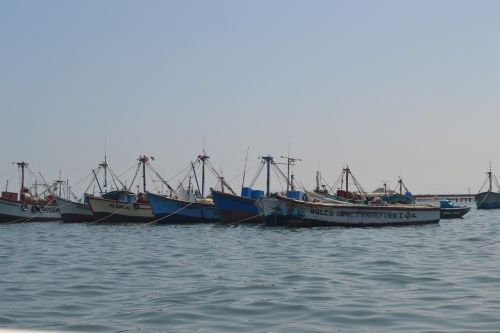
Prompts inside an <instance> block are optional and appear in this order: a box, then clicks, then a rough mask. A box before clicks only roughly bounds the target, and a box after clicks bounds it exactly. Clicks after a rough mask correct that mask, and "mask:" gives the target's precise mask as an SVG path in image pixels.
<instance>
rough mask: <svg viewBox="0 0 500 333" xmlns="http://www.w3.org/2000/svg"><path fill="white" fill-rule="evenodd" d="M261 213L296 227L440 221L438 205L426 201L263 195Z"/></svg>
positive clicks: (271, 221) (269, 221) (269, 220)
mask: <svg viewBox="0 0 500 333" xmlns="http://www.w3.org/2000/svg"><path fill="white" fill-rule="evenodd" d="M256 206H257V209H258V211H259V214H260V215H261V216H263V219H264V221H265V222H266V223H267V224H270V225H289V226H297V227H314V226H343V227H375V226H398V225H399V226H402V225H418V224H428V223H438V222H439V219H440V214H441V210H440V208H439V207H433V206H424V205H375V204H357V205H346V204H337V203H327V202H307V201H299V200H294V199H290V198H286V197H283V196H274V197H271V198H261V199H259V200H257V202H256Z"/></svg>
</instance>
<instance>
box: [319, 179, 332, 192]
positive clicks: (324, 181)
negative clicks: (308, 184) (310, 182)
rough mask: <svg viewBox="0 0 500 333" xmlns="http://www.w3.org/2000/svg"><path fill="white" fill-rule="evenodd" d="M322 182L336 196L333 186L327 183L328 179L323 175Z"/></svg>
mask: <svg viewBox="0 0 500 333" xmlns="http://www.w3.org/2000/svg"><path fill="white" fill-rule="evenodd" d="M320 180H321V181H322V183H323V184H324V185H326V186H327V187H328V188H329V189H330V192H331V193H332V194H335V190H334V189H333V187H332V186H330V184H328V182H327V181H326V179H325V178H324V177H323V175H321V176H320Z"/></svg>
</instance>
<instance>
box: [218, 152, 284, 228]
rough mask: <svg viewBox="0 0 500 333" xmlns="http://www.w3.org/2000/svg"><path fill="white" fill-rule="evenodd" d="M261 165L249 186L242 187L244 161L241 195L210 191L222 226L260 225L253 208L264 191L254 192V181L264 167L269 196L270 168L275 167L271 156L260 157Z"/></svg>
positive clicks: (260, 220)
mask: <svg viewBox="0 0 500 333" xmlns="http://www.w3.org/2000/svg"><path fill="white" fill-rule="evenodd" d="M260 159H261V163H260V165H259V167H258V169H257V172H256V173H255V175H254V177H253V179H252V181H251V183H250V185H249V186H244V184H245V174H246V161H245V170H244V172H243V182H242V187H241V195H235V194H232V193H227V192H222V191H216V190H214V189H212V190H211V191H212V198H213V200H214V202H215V206H216V207H217V210H218V212H219V215H220V219H221V223H222V224H233V223H261V222H262V218H261V217H259V213H258V211H257V207H256V206H255V201H256V200H257V199H260V198H261V197H263V196H264V191H260V190H254V189H253V188H252V187H253V186H254V184H255V182H256V180H257V179H258V178H259V175H260V174H261V172H262V170H263V169H264V166H266V170H267V181H266V184H267V193H266V195H267V196H269V188H270V182H271V167H272V166H275V165H276V164H275V163H274V159H273V157H272V156H271V155H267V156H263V157H260Z"/></svg>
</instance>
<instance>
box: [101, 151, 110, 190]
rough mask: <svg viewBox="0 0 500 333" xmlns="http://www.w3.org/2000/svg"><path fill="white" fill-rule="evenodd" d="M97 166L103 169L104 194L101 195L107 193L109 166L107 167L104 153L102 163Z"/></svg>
mask: <svg viewBox="0 0 500 333" xmlns="http://www.w3.org/2000/svg"><path fill="white" fill-rule="evenodd" d="M99 166H100V167H101V168H103V169H104V184H103V188H104V192H103V193H107V192H108V166H109V165H108V160H107V158H106V153H104V161H103V162H102V163H101V164H99ZM99 187H100V186H99ZM101 192H102V190H101Z"/></svg>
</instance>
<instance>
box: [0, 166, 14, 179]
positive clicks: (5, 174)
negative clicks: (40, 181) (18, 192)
mask: <svg viewBox="0 0 500 333" xmlns="http://www.w3.org/2000/svg"><path fill="white" fill-rule="evenodd" d="M16 171H17V168H15V169H12V170H10V171H8V172H6V173H4V174H3V175H1V176H0V178H3V177H5V176H7V175H10V174H11V173H16Z"/></svg>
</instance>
